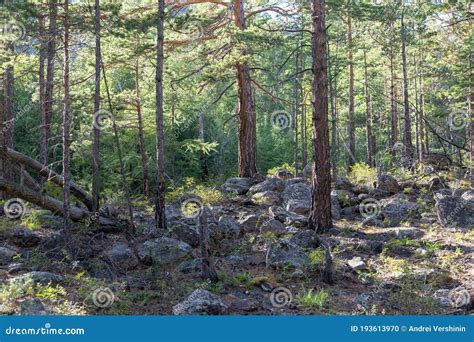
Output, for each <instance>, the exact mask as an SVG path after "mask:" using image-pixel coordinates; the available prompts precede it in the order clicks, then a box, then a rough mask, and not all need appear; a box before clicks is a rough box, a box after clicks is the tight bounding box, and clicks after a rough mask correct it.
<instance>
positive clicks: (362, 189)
mask: <svg viewBox="0 0 474 342" xmlns="http://www.w3.org/2000/svg"><path fill="white" fill-rule="evenodd" d="M370 190H371V189H370V188H368V187H366V186H363V185H356V186H354V189H353V190H352V192H353V193H354V194H356V195H357V197H359V196H361V195H366V196H367V194H368V193H369V192H370ZM363 199H364V198H363Z"/></svg>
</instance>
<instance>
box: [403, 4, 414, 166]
mask: <svg viewBox="0 0 474 342" xmlns="http://www.w3.org/2000/svg"><path fill="white" fill-rule="evenodd" d="M400 23H401V28H400V30H401V41H402V69H403V114H404V115H403V117H404V121H403V122H404V126H403V145H404V146H403V152H404V162H405V165H406V166H407V167H411V164H412V163H413V142H412V138H411V117H410V100H409V98H408V65H407V56H406V32H405V23H404V13H403V9H402V16H401V19H400Z"/></svg>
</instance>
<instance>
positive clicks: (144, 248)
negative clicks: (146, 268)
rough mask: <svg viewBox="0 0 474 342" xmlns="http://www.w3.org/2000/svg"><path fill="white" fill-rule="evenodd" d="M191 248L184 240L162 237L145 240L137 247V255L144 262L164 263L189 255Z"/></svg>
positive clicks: (173, 261)
mask: <svg viewBox="0 0 474 342" xmlns="http://www.w3.org/2000/svg"><path fill="white" fill-rule="evenodd" d="M192 252H193V249H192V248H191V246H190V245H188V244H187V243H186V242H183V241H178V240H174V239H170V238H167V237H162V238H159V239H155V240H150V241H145V242H144V243H143V244H142V245H141V246H139V247H138V257H139V258H140V260H141V261H143V262H144V263H152V262H153V263H156V264H159V265H166V264H170V263H175V262H179V261H183V260H185V259H188V258H190V257H191V255H192Z"/></svg>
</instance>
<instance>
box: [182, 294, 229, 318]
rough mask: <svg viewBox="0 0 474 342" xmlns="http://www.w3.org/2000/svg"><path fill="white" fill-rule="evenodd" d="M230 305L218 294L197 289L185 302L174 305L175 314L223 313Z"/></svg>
mask: <svg viewBox="0 0 474 342" xmlns="http://www.w3.org/2000/svg"><path fill="white" fill-rule="evenodd" d="M227 312H228V307H227V305H226V304H225V303H224V301H223V300H222V298H221V297H219V296H218V295H216V294H214V293H212V292H209V291H206V290H202V289H197V290H195V291H194V292H193V293H191V294H190V295H189V297H188V298H187V299H186V300H184V301H183V302H181V303H179V304H176V305H175V306H173V315H177V316H179V315H202V314H206V315H222V314H226V313H227Z"/></svg>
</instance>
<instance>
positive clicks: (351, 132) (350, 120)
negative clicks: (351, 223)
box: [347, 12, 356, 171]
mask: <svg viewBox="0 0 474 342" xmlns="http://www.w3.org/2000/svg"><path fill="white" fill-rule="evenodd" d="M347 45H348V47H347V62H348V63H349V112H348V114H347V115H348V116H347V135H348V139H349V151H348V152H349V156H348V159H347V170H348V171H350V170H351V168H352V166H353V165H354V164H355V162H356V160H355V123H354V60H353V53H352V19H351V13H350V12H349V13H348V16H347Z"/></svg>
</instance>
